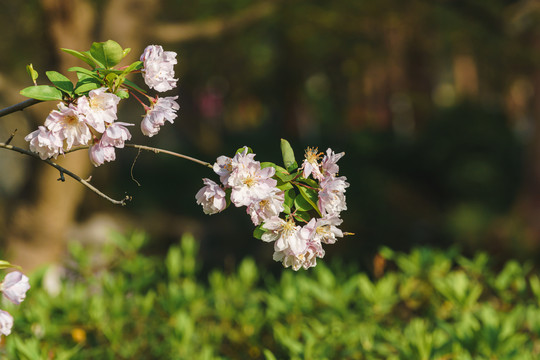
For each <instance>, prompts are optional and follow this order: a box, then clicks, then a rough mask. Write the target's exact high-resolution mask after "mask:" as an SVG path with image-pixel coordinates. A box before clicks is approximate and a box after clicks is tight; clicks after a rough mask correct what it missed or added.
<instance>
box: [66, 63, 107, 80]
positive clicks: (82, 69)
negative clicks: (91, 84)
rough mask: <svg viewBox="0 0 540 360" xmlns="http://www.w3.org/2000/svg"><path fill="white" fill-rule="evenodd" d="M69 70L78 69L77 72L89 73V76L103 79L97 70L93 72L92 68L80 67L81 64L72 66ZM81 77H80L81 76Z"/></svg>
mask: <svg viewBox="0 0 540 360" xmlns="http://www.w3.org/2000/svg"><path fill="white" fill-rule="evenodd" d="M68 71H76V72H77V74H79V73H81V74H84V75H87V76H89V77H92V78H94V79H96V80H99V81H101V78H100V77H99V76H98V75H97V74H96V73H95V72H93V71H91V70H88V69H85V68H82V67H79V66H74V67H70V68H69V69H68ZM77 77H79V75H77ZM79 79H80V77H79Z"/></svg>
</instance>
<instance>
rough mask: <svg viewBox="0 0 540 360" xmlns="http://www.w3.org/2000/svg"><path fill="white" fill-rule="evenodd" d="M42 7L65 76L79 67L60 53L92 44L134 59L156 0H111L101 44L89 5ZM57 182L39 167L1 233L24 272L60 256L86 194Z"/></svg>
mask: <svg viewBox="0 0 540 360" xmlns="http://www.w3.org/2000/svg"><path fill="white" fill-rule="evenodd" d="M41 6H42V7H43V10H44V12H45V15H46V16H47V18H48V23H49V28H48V30H49V31H50V38H51V40H52V41H51V43H52V44H51V46H52V50H53V51H55V52H57V54H58V69H57V70H59V71H61V72H63V73H65V70H66V69H68V68H69V67H72V66H80V61H79V60H78V59H76V58H75V57H73V56H70V55H68V54H65V53H63V52H60V51H59V49H60V48H69V49H75V50H84V49H89V48H90V46H91V44H92V42H93V41H101V40H107V39H109V38H114V39H115V40H116V41H118V42H119V43H121V44H122V45H123V46H127V45H128V44H129V46H131V47H132V50H133V52H134V53H135V54H137V53H140V51H141V48H142V41H143V39H142V37H141V36H140V33H141V32H142V27H143V25H144V22H145V21H147V20H148V18H149V17H150V18H152V15H153V14H154V13H155V10H156V8H157V0H113V1H110V2H109V3H108V6H107V8H106V9H105V13H104V19H103V23H102V24H101V25H102V26H103V31H101V32H100V34H101V35H102V37H103V39H95V38H94V36H95V27H96V24H97V22H96V14H95V9H94V7H93V5H92V4H91V3H90V2H89V1H86V0H70V1H64V0H41ZM131 56H132V57H133V55H131ZM72 80H75V79H74V78H73V79H72ZM51 109H52V106H51ZM48 111H50V110H48ZM46 116H47V113H46V112H43V113H41V114H40V116H39V119H38V122H39V123H40V124H41V123H43V121H44V119H45V118H46ZM58 163H59V164H60V165H62V166H64V167H65V168H67V169H69V170H71V171H72V172H74V173H76V174H78V175H79V176H81V177H82V178H86V177H88V175H89V174H90V170H91V167H92V166H91V163H90V161H89V160H88V154H87V152H85V151H79V152H74V153H71V154H69V155H68V156H65V157H63V156H60V157H59V158H58ZM58 178H59V173H58V171H57V170H55V169H53V168H52V167H50V166H48V165H46V164H44V163H39V164H38V169H37V171H36V174H35V176H34V178H33V179H32V180H31V181H32V182H33V184H34V189H35V197H34V198H33V199H32V202H30V203H26V204H23V205H21V206H19V207H18V208H17V209H16V210H15V211H14V213H13V218H12V221H11V226H10V228H9V233H8V234H6V240H7V251H8V255H9V257H10V260H11V261H12V262H14V263H16V264H19V265H21V266H22V267H23V268H24V269H25V270H27V271H29V270H32V269H34V268H36V267H38V266H40V265H42V264H47V263H52V262H55V261H57V260H58V259H59V258H60V257H61V256H62V254H63V253H64V251H65V248H66V242H67V238H66V233H67V231H68V229H69V227H70V226H71V225H72V224H73V221H74V219H75V215H76V212H77V209H78V207H79V206H80V204H81V202H82V200H83V197H84V195H85V191H86V189H85V188H84V187H83V186H81V184H79V183H78V182H76V181H74V180H72V179H70V178H69V177H66V181H65V182H61V181H57V179H58Z"/></svg>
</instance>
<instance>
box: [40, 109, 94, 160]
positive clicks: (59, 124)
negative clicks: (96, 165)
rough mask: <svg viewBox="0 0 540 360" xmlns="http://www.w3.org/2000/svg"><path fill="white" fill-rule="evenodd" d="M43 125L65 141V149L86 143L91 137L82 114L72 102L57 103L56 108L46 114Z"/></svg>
mask: <svg viewBox="0 0 540 360" xmlns="http://www.w3.org/2000/svg"><path fill="white" fill-rule="evenodd" d="M45 126H46V127H47V128H48V129H49V130H50V131H52V132H53V133H55V134H56V135H57V136H58V137H60V139H62V140H65V141H66V150H69V149H71V147H72V146H73V145H86V144H88V142H89V141H90V139H91V138H92V134H91V133H90V129H89V128H88V125H86V122H85V117H84V115H83V114H81V113H80V112H79V110H78V109H77V108H76V107H75V106H74V105H73V104H70V105H69V106H66V105H65V104H64V103H59V104H58V110H53V111H51V112H50V114H49V116H47V119H46V120H45Z"/></svg>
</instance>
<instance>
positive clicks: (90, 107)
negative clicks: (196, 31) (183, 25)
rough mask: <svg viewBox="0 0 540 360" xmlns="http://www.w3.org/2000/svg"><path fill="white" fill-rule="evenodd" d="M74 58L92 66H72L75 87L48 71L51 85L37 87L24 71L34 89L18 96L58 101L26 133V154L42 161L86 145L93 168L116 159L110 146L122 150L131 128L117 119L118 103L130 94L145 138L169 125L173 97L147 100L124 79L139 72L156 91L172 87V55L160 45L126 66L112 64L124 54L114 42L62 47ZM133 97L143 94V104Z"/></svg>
mask: <svg viewBox="0 0 540 360" xmlns="http://www.w3.org/2000/svg"><path fill="white" fill-rule="evenodd" d="M62 50H64V51H65V52H67V53H69V54H71V55H74V56H76V57H77V58H79V59H81V60H83V61H84V62H86V63H87V64H88V65H90V66H91V67H92V69H91V70H89V69H87V68H82V67H72V68H70V69H69V71H75V72H76V74H77V78H78V82H77V83H76V84H75V85H74V84H73V83H72V82H71V81H70V80H69V79H68V78H67V77H65V76H64V75H62V74H60V73H58V72H56V71H47V72H46V75H47V77H48V78H49V80H50V81H51V82H52V84H53V85H52V86H50V85H37V84H36V82H35V81H36V79H37V77H38V75H37V72H36V71H35V70H34V69H33V68H32V66H31V65H30V66H29V67H28V71H29V73H30V75H31V77H32V80H33V81H34V86H30V87H27V88H25V89H23V90H21V94H23V95H25V96H28V97H31V98H34V99H37V100H43V101H47V100H60V101H61V102H60V103H58V105H57V109H56V110H53V111H51V112H50V114H49V116H48V117H47V119H46V120H45V123H44V125H43V126H39V128H38V129H37V130H35V131H33V132H32V133H30V134H28V135H27V136H26V137H25V139H26V140H27V141H28V142H29V146H30V150H31V151H33V152H35V153H38V154H39V156H40V157H41V159H43V160H45V159H49V158H52V157H54V158H56V157H57V156H58V155H59V154H63V153H65V152H67V151H69V150H71V149H72V148H73V147H74V146H88V147H89V156H90V160H91V162H92V164H94V165H95V166H99V165H102V164H103V163H104V162H106V161H107V162H108V161H113V160H115V158H116V154H115V148H123V147H124V143H125V142H126V141H127V140H130V139H131V133H130V131H129V129H128V127H129V126H133V125H134V124H131V123H125V122H120V121H116V120H117V115H116V114H117V106H118V103H119V102H120V101H121V100H122V99H125V98H128V97H129V96H130V95H132V96H133V97H135V98H136V99H137V100H138V101H139V102H140V103H141V105H142V106H143V108H144V110H145V115H144V118H143V120H142V122H141V124H140V128H141V132H142V133H143V134H144V135H146V136H149V137H151V136H154V135H156V134H157V133H158V132H159V130H160V128H161V126H163V125H165V123H166V122H167V121H168V122H171V123H173V122H174V119H175V118H176V117H177V114H176V111H177V110H179V105H178V103H177V102H176V99H177V98H178V96H169V97H159V96H155V97H151V96H148V95H146V91H145V90H143V89H141V88H140V87H138V86H137V85H136V84H135V83H133V82H131V81H129V80H128V79H126V76H128V75H130V74H131V73H141V74H142V76H143V78H144V81H145V83H146V85H148V87H150V88H151V89H154V90H156V91H158V92H164V91H168V90H171V89H174V88H175V87H176V82H177V79H175V78H174V65H175V64H176V63H177V60H176V53H175V52H172V51H164V50H163V48H162V47H161V46H159V45H150V46H148V47H146V49H145V50H144V52H143V54H142V55H141V56H140V60H139V61H136V62H134V63H132V64H131V65H129V66H125V67H117V64H118V63H119V62H120V61H121V60H122V59H123V58H124V57H125V56H126V55H127V54H128V53H129V50H130V49H123V48H122V47H121V46H120V45H119V44H118V43H116V42H114V41H112V40H109V41H106V42H102V43H93V45H92V47H91V49H90V50H89V51H86V52H79V51H75V50H71V49H62ZM136 93H137V94H139V95H142V96H145V97H146V98H147V100H148V101H149V103H150V104H149V105H146V104H145V103H144V102H143V101H141V99H140V98H139V97H137V95H136Z"/></svg>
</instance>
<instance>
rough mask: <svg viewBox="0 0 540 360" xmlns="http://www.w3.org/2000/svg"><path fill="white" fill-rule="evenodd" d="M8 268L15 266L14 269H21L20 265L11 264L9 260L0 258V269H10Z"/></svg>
mask: <svg viewBox="0 0 540 360" xmlns="http://www.w3.org/2000/svg"><path fill="white" fill-rule="evenodd" d="M10 268H15V269H19V270H20V269H21V267H20V266H18V265H13V264H11V263H10V262H9V261H6V260H0V269H10Z"/></svg>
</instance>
